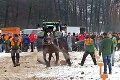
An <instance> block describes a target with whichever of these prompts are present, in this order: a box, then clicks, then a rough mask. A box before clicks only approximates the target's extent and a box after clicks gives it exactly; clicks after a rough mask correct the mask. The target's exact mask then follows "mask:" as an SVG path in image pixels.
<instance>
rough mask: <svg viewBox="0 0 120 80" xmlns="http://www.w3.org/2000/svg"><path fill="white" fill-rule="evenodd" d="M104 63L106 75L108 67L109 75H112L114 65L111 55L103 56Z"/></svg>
mask: <svg viewBox="0 0 120 80" xmlns="http://www.w3.org/2000/svg"><path fill="white" fill-rule="evenodd" d="M102 57H103V63H104V74H107V65H108V68H109V74H111V70H112V65H111V54H105V55H102Z"/></svg>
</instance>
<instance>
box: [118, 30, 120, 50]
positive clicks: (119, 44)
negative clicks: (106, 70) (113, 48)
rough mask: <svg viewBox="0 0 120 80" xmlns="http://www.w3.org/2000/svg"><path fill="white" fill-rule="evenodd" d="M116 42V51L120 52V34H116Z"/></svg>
mask: <svg viewBox="0 0 120 80" xmlns="http://www.w3.org/2000/svg"><path fill="white" fill-rule="evenodd" d="M117 42H118V44H117V47H118V49H117V50H118V51H119V50H120V32H119V33H118V37H117Z"/></svg>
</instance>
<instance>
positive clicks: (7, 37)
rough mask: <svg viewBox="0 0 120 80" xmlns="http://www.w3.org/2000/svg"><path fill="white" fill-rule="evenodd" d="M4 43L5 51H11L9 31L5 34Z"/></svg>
mask: <svg viewBox="0 0 120 80" xmlns="http://www.w3.org/2000/svg"><path fill="white" fill-rule="evenodd" d="M4 44H5V53H9V51H10V49H9V33H7V34H5V36H4Z"/></svg>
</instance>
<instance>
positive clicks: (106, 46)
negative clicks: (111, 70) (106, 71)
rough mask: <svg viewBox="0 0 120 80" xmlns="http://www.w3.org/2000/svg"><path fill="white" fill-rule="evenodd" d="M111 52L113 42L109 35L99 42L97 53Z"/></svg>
mask: <svg viewBox="0 0 120 80" xmlns="http://www.w3.org/2000/svg"><path fill="white" fill-rule="evenodd" d="M101 53H102V55H105V54H112V53H113V42H112V40H111V39H110V38H109V37H104V38H103V40H102V41H101V44H100V49H99V55H101Z"/></svg>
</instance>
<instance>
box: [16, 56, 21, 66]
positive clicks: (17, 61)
mask: <svg viewBox="0 0 120 80" xmlns="http://www.w3.org/2000/svg"><path fill="white" fill-rule="evenodd" d="M16 66H20V63H19V58H16Z"/></svg>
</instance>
